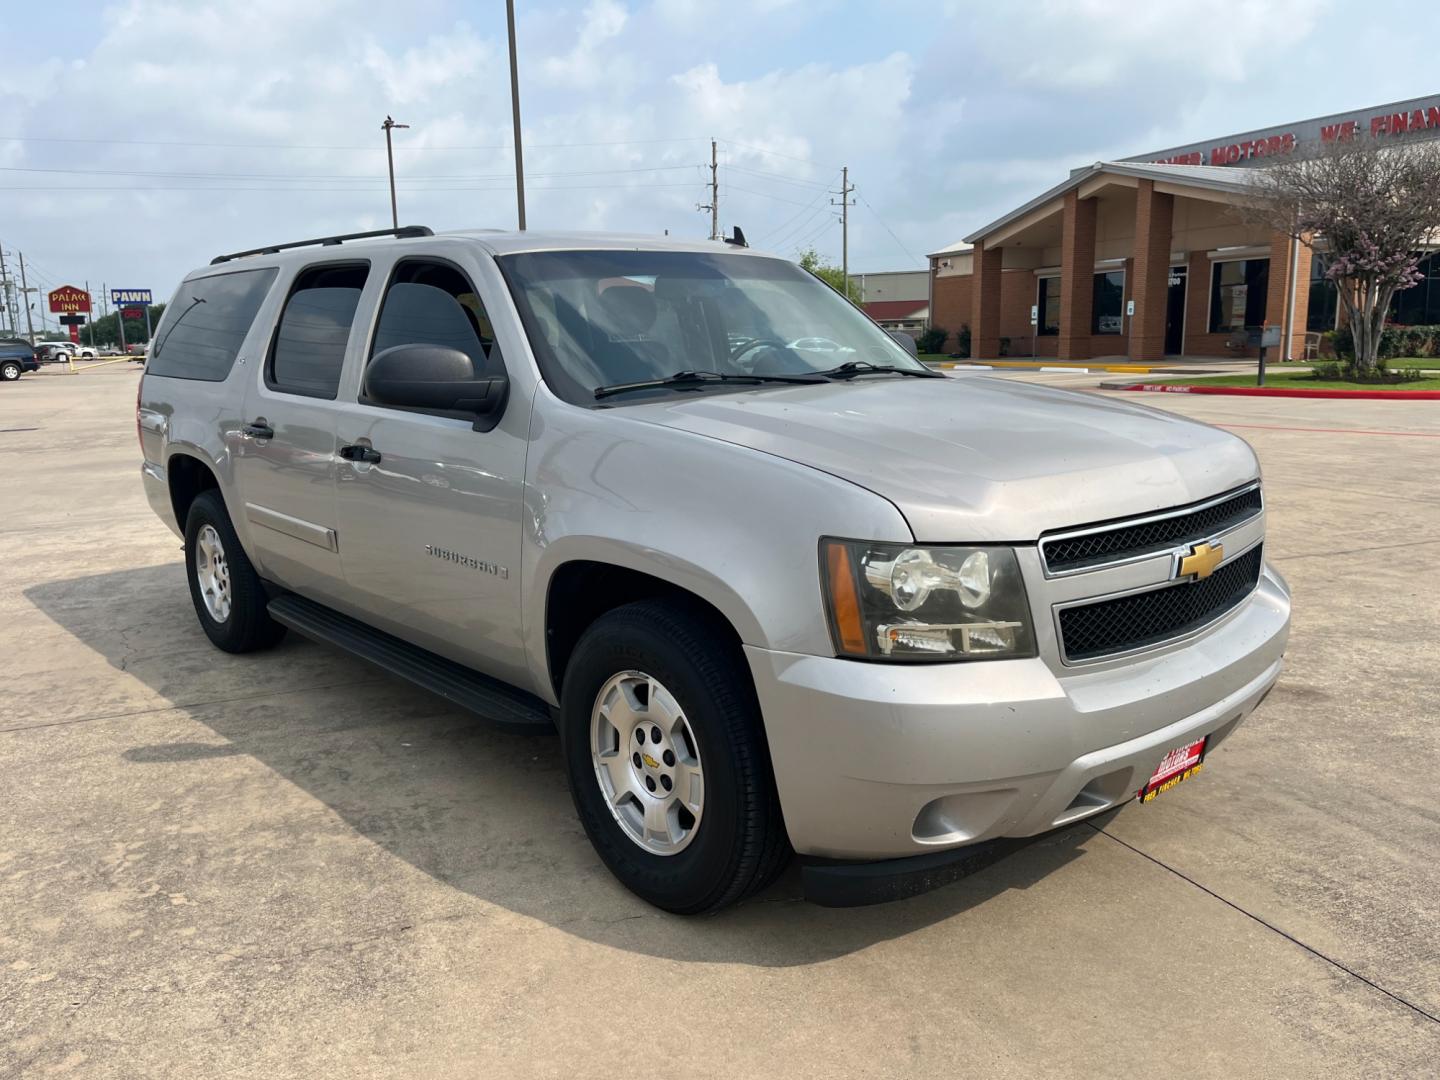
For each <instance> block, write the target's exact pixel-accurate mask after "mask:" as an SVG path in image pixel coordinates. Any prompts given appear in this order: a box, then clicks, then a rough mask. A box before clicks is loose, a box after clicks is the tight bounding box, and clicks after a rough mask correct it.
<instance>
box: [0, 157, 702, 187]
mask: <svg viewBox="0 0 1440 1080" xmlns="http://www.w3.org/2000/svg"><path fill="white" fill-rule="evenodd" d="M698 168H701V166H700V165H697V164H695V163H693V162H692V163H691V164H688V165H645V166H639V167H631V168H625V169H572V170H568V171H562V172H545V173H531V174H530V175H531V176H541V177H552V176H616V175H620V174H623V173H642V172H676V171H678V170H683V169H698ZM0 172H15V173H45V174H56V175H63V176H141V177H152V178H158V179H165V180H278V181H281V182H283V183H302V182H304V181H308V180H330V181H336V180H339V181H345V182H349V183H369V182H373V181H377V180H382V181H383V180H385V179H386V178H385V177H384V176H379V175H369V174H360V173H298V174H285V173H199V172H168V171H153V170H142V169H44V168H39V167H36V166H24V165H0ZM512 177H513V174H512V173H508V172H505V173H481V174H477V175H473V176H472V175H465V174H463V173H440V174H437V175H433V176H407V177H406V178H405V179H406V182H407V183H409V182H412V181H417V180H420V181H430V180H505V179H510V178H512Z"/></svg>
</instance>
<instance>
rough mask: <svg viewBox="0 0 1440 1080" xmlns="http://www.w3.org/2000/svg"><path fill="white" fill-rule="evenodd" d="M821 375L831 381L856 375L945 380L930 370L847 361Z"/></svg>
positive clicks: (851, 377)
mask: <svg viewBox="0 0 1440 1080" xmlns="http://www.w3.org/2000/svg"><path fill="white" fill-rule="evenodd" d="M820 374H821V375H824V376H826V377H827V378H831V379H853V378H854V377H855V376H856V375H874V374H882V375H914V376H915V377H916V378H920V379H943V378H945V376H944V375H942V374H940V372H938V371H931V370H930V369H929V368H921V369H919V370H916V369H915V368H904V367H896V366H895V365H893V364H872V363H871V362H870V361H869V360H846V361H845V363H843V364H840V365H838V366H837V367H832V368H827V369H825V370H824V371H822V372H820Z"/></svg>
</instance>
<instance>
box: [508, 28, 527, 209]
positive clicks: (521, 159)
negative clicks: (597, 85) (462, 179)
mask: <svg viewBox="0 0 1440 1080" xmlns="http://www.w3.org/2000/svg"><path fill="white" fill-rule="evenodd" d="M505 25H506V28H507V29H508V30H509V32H510V114H511V119H512V120H513V122H514V125H515V212H516V216H517V218H518V219H519V222H520V231H521V232H524V231H525V153H524V151H523V149H522V148H521V142H520V61H519V59H518V57H517V56H516V55H515V0H505Z"/></svg>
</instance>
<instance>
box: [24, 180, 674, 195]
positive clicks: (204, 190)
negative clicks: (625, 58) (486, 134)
mask: <svg viewBox="0 0 1440 1080" xmlns="http://www.w3.org/2000/svg"><path fill="white" fill-rule="evenodd" d="M514 186H515V181H514V180H513V179H511V180H509V181H507V182H497V183H495V184H492V185H490V186H488V187H482V186H480V185H476V184H470V185H465V186H460V187H417V188H411V187H407V186H406V185H405V184H404V183H400V184H399V185H398V187H399V190H401V191H409V192H411V193H412V194H420V195H423V194H425V193H426V192H431V191H434V192H447V191H509V190H511V189H512V188H514ZM527 186H528V187H529V188H531V189H532V190H535V191H627V190H631V189H639V188H678V187H693V186H694V182H693V181H683V182H680V183H665V184H530V185H527ZM385 187H386V185H385V183H384V181H381V182H379V183H377V184H373V185H372V186H370V187H177V186H172V185H168V184H130V185H125V186H104V185H89V184H87V185H71V186H66V187H55V186H54V185H51V184H36V185H17V186H14V187H9V186H0V192H4V191H46V192H50V193H52V194H61V193H64V192H69V191H135V192H147V191H193V192H195V193H196V194H199V195H206V194H211V193H220V192H230V191H269V192H274V193H276V194H281V195H289V194H309V193H317V192H318V193H322V194H324V193H329V194H358V195H363V194H368V193H369V192H372V191H383V190H385Z"/></svg>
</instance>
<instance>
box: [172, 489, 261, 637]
mask: <svg viewBox="0 0 1440 1080" xmlns="http://www.w3.org/2000/svg"><path fill="white" fill-rule="evenodd" d="M206 525H209V526H212V527H213V528H214V529H215V531H216V532H217V533H218V534H219V536H220V543H221V545H222V546H223V547H224V549H225V561H226V563H227V565H228V568H229V572H230V612H229V614H228V615H227V616H226V617H225V619H224V621H223V622H222V621H220V620H217V619H216V618H215V617H214V616H212V615H211V614H210V612H209V610H208V609H207V608H206V606H205V598H204V596H203V595H202V593H201V589H200V581H199V578H198V576H197V574H196V569H195V567H196V544H197V540H198V537H199V535H200V532H201V530H202V529H204V527H205V526H206ZM185 577H186V580H187V581H188V582H189V584H190V599H191V600H192V601H193V602H194V604H195V615H196V617H197V618H198V619H199V620H200V626H201V628H202V629H203V630H204V631H205V636H206V637H208V638H209V639H210V641H211V642H212V643H213V644H214V645H215V646H216V647H217V648H220V649H224V650H225V651H226V652H230V653H247V652H256V651H257V650H260V649H268V648H270V647H271V646H272V645H274V644H275V643H276V642H278V641H279V640H280V639H281V638H283V637H284V636H285V627H283V626H281V625H280V624H279V623H277V622H276V621H275V620H274V619H272V618H270V614H269V612H268V611H267V610H266V607H265V605H266V600H267V598H266V595H265V587H264V586H263V585H262V584H261V582H260V575H259V574H257V573H255V567H254V566H252V565H251V564H250V559H249V557H248V556H247V555H246V554H245V549H244V548H243V547H241V546H240V538H239V537H238V536H236V535H235V527H234V526H233V525H231V524H230V515H229V513H227V512H226V510H225V500H224V499H223V498H221V496H220V492H218V491H216V490H215V489H213V488H212V489H210V490H209V491H203V492H201V493H200V494H199V495H197V496H196V497H195V501H194V502H192V503H191V504H190V513H189V514H188V515H187V516H186V518H185Z"/></svg>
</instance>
